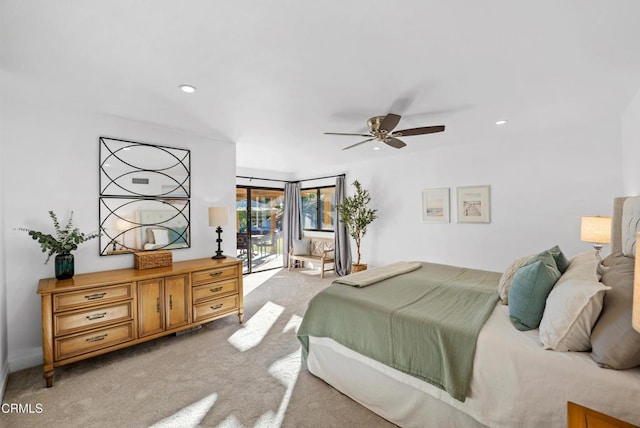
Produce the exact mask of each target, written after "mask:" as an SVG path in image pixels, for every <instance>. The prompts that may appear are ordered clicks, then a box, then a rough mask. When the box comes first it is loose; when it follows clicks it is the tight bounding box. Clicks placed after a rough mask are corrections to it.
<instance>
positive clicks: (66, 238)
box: [18, 211, 100, 279]
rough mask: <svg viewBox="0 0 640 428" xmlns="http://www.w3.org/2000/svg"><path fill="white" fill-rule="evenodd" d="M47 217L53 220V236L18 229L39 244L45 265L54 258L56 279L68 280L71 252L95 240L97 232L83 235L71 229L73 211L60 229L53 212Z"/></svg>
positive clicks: (71, 273) (72, 265)
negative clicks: (86, 242)
mask: <svg viewBox="0 0 640 428" xmlns="http://www.w3.org/2000/svg"><path fill="white" fill-rule="evenodd" d="M49 217H51V220H53V228H54V229H55V236H53V235H51V234H48V233H42V232H38V231H37V230H32V229H27V228H24V227H20V228H18V230H22V231H24V232H28V233H29V235H30V236H31V237H32V238H33V239H34V240H36V241H38V243H39V244H40V248H41V249H42V252H43V253H47V259H46V260H45V262H44V263H45V264H47V263H48V262H49V259H51V256H52V255H54V254H55V255H56V257H55V272H56V278H57V279H68V278H71V277H73V274H74V260H73V254H71V251H74V250H77V249H78V245H79V244H82V243H83V242H85V241H88V240H90V239H93V238H97V237H98V236H99V235H100V234H99V233H97V232H94V233H89V234H85V233H82V232H80V229H78V228H77V227H73V211H71V214H70V215H69V221H67V224H66V225H65V226H64V227H60V223H59V222H58V217H57V216H56V214H55V213H54V212H53V211H49Z"/></svg>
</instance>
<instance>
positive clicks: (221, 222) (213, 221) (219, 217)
mask: <svg viewBox="0 0 640 428" xmlns="http://www.w3.org/2000/svg"><path fill="white" fill-rule="evenodd" d="M228 222H229V209H228V208H227V207H209V226H212V227H217V226H226V225H227V223H228Z"/></svg>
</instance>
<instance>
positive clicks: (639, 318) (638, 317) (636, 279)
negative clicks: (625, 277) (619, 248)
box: [631, 233, 640, 332]
mask: <svg viewBox="0 0 640 428" xmlns="http://www.w3.org/2000/svg"><path fill="white" fill-rule="evenodd" d="M639 239H640V233H638V234H637V235H636V243H637V242H638V240H639ZM631 318H632V321H631V322H632V324H633V328H635V329H636V331H638V332H640V250H638V244H636V267H635V271H634V274H633V315H631Z"/></svg>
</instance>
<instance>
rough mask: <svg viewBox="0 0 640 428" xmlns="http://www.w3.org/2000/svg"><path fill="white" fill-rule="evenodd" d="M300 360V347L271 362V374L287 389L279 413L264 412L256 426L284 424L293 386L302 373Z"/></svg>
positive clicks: (270, 426) (269, 426) (265, 426)
mask: <svg viewBox="0 0 640 428" xmlns="http://www.w3.org/2000/svg"><path fill="white" fill-rule="evenodd" d="M300 361H301V354H300V348H298V350H297V351H295V352H293V353H291V354H289V355H287V356H285V357H284V358H281V359H279V360H278V361H276V362H275V363H273V364H271V366H270V367H269V374H271V376H273V377H274V378H276V379H277V380H278V381H280V382H281V383H282V384H283V385H284V386H286V387H287V390H286V392H285V393H284V397H282V401H281V402H280V406H279V407H278V413H274V412H273V411H271V410H270V411H268V412H266V413H264V414H263V415H262V416H260V419H258V421H257V422H256V424H255V425H254V428H273V427H279V426H281V425H282V421H283V420H284V414H285V413H286V411H287V407H289V401H290V400H291V395H293V388H294V387H295V386H296V381H297V380H298V374H299V373H300Z"/></svg>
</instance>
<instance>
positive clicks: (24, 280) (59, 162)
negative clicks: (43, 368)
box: [0, 100, 235, 371]
mask: <svg viewBox="0 0 640 428" xmlns="http://www.w3.org/2000/svg"><path fill="white" fill-rule="evenodd" d="M35 104H36V103H35V102H34V103H30V104H26V103H22V102H20V101H15V100H12V101H11V102H10V103H9V105H6V104H5V106H4V107H5V108H4V113H3V123H2V126H3V134H4V137H5V138H4V139H3V159H4V164H3V172H4V173H5V177H6V178H7V182H6V186H5V189H4V202H5V209H4V222H5V230H6V232H5V241H6V248H10V249H11V251H6V252H5V260H6V287H7V296H6V303H7V306H8V308H7V311H6V314H7V323H8V349H9V352H8V361H9V369H10V371H15V370H18V369H21V368H24V367H28V366H33V365H37V364H41V362H42V352H41V346H42V342H41V340H42V339H41V331H40V329H41V319H40V318H41V316H40V300H39V298H38V296H37V295H36V290H37V284H38V279H40V278H46V277H51V276H53V262H50V263H49V264H48V265H44V264H43V263H44V260H45V258H46V257H45V254H43V253H41V252H40V249H39V247H38V245H37V243H36V242H34V241H32V240H31V239H30V237H29V236H27V234H26V233H24V232H19V231H14V230H13V228H15V227H19V226H24V227H29V228H32V229H36V230H50V231H53V230H52V227H51V221H50V219H49V217H48V215H47V211H48V210H53V211H55V212H56V213H57V214H58V216H59V217H60V218H61V220H62V221H64V222H66V220H67V218H68V214H69V212H70V211H71V210H73V211H74V223H75V225H76V226H78V227H79V228H80V230H82V231H85V232H90V231H94V230H96V229H97V228H98V191H99V189H98V147H99V146H98V137H99V136H110V137H116V138H122V139H127V140H132V141H139V142H145V143H152V144H161V145H166V146H172V147H179V148H186V149H190V150H191V168H192V181H191V184H192V198H191V245H192V247H191V248H190V249H183V250H176V251H173V258H174V260H175V261H178V260H185V259H192V258H198V257H207V256H210V255H212V254H213V253H214V252H215V246H216V244H215V233H214V231H213V228H210V227H209V226H208V220H207V207H208V206H211V205H217V206H220V205H222V206H227V207H229V209H230V212H233V210H235V178H234V176H235V144H233V143H228V142H216V141H212V140H209V139H205V138H202V137H198V136H194V135H190V134H186V133H184V132H179V131H176V130H172V129H169V128H164V127H158V126H154V125H149V124H146V123H140V122H136V121H130V120H126V119H122V118H118V117H112V116H105V115H98V114H91V113H88V112H85V111H65V110H60V109H55V108H45V107H39V106H36V105H35ZM223 250H224V251H225V252H227V253H232V252H233V251H234V250H235V237H233V238H230V239H225V240H224V242H223ZM74 255H75V271H76V274H78V273H83V272H92V271H99V270H107V269H117V268H123V267H131V266H133V259H132V257H133V256H132V255H130V254H129V255H118V256H108V257H100V256H99V255H98V242H97V240H93V241H89V242H88V243H84V244H82V245H81V246H80V247H79V248H78V250H77V251H75V252H74ZM1 296H2V294H1V292H0V298H1ZM1 303H3V302H2V301H0V304H1ZM0 334H1V333H0ZM0 339H1V337H0Z"/></svg>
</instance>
